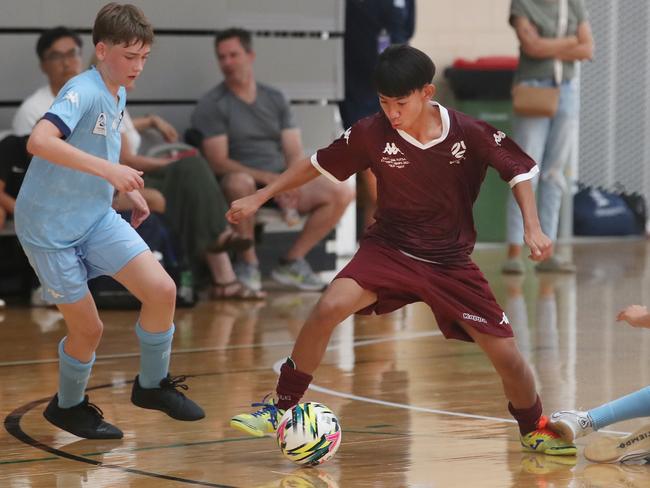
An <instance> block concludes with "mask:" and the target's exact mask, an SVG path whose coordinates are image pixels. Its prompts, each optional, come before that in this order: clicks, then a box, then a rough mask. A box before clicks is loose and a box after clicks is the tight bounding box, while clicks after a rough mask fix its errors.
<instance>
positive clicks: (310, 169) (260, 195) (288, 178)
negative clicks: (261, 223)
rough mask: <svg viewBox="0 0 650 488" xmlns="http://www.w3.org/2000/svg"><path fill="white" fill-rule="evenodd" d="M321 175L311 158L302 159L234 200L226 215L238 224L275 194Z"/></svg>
mask: <svg viewBox="0 0 650 488" xmlns="http://www.w3.org/2000/svg"><path fill="white" fill-rule="evenodd" d="M319 175H320V172H319V171H318V170H317V169H316V168H314V166H313V165H312V164H311V160H310V158H304V159H301V160H300V161H298V162H297V163H294V164H292V165H291V166H290V167H289V168H287V170H286V171H284V173H282V174H281V175H279V176H278V177H277V178H276V179H275V180H274V181H273V182H271V183H270V184H269V185H267V186H265V187H264V188H262V189H260V190H258V191H257V192H255V193H253V194H252V195H250V196H247V197H244V198H241V199H239V200H235V201H234V202H232V204H231V205H230V210H228V212H227V213H226V217H227V218H228V220H229V221H230V222H231V223H233V224H237V223H239V222H240V221H242V220H243V219H246V218H248V217H250V216H251V215H253V214H254V213H255V212H256V211H257V209H258V208H260V207H261V206H262V205H264V203H266V202H267V201H268V200H270V199H271V198H273V197H274V196H275V195H277V194H279V193H282V192H285V191H287V190H291V189H293V188H297V187H299V186H301V185H304V184H305V183H307V182H308V181H311V180H313V179H314V178H316V177H317V176H319Z"/></svg>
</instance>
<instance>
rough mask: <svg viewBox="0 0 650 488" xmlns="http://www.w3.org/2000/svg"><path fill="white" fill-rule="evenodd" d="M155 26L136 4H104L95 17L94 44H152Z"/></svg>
mask: <svg viewBox="0 0 650 488" xmlns="http://www.w3.org/2000/svg"><path fill="white" fill-rule="evenodd" d="M153 37H154V35H153V27H151V24H150V23H149V21H148V20H147V18H146V17H145V16H144V13H143V12H142V10H140V9H139V8H138V7H136V6H135V5H131V4H128V3H126V4H124V5H120V4H119V3H115V2H111V3H108V4H106V5H104V6H103V7H102V8H101V10H100V11H99V12H98V13H97V17H95V25H94V26H93V44H95V45H97V43H98V42H102V41H103V42H110V43H111V44H126V45H127V46H131V45H133V44H137V43H140V44H143V45H146V44H152V43H153Z"/></svg>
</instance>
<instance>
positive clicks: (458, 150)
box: [449, 141, 467, 164]
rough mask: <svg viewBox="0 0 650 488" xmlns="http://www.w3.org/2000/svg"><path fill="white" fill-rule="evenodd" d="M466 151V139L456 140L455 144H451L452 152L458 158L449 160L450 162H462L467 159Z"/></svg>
mask: <svg viewBox="0 0 650 488" xmlns="http://www.w3.org/2000/svg"><path fill="white" fill-rule="evenodd" d="M465 151H467V146H465V141H460V142H456V143H455V144H454V145H453V146H451V154H452V155H453V156H454V157H455V158H456V159H453V160H451V161H449V164H460V162H461V161H462V160H463V159H465Z"/></svg>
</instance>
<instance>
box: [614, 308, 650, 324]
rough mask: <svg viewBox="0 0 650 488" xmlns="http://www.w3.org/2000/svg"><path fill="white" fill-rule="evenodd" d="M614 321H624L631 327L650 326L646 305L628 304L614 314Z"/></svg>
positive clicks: (649, 316)
mask: <svg viewBox="0 0 650 488" xmlns="http://www.w3.org/2000/svg"><path fill="white" fill-rule="evenodd" d="M616 321H617V322H621V321H625V322H627V323H628V324H630V325H631V326H633V327H650V315H649V314H648V307H645V306H643V305H628V306H627V307H625V308H624V309H623V310H621V311H620V312H618V315H616Z"/></svg>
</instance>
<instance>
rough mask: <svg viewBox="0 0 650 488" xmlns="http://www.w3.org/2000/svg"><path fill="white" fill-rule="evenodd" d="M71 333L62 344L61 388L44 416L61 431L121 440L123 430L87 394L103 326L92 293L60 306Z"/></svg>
mask: <svg viewBox="0 0 650 488" xmlns="http://www.w3.org/2000/svg"><path fill="white" fill-rule="evenodd" d="M57 307H58V308H59V310H60V311H61V313H62V314H63V317H64V319H65V322H66V325H67V328H68V334H67V336H66V337H64V338H63V340H61V342H60V343H59V389H58V392H57V394H56V395H55V396H54V397H53V398H52V400H51V401H50V403H49V404H48V405H47V407H46V408H45V411H44V412H43V416H44V417H45V418H46V419H47V420H48V421H49V422H51V423H52V424H54V425H56V426H57V427H59V428H60V429H63V430H66V431H68V432H70V433H72V434H74V435H76V436H79V437H83V438H86V439H120V438H121V437H122V431H121V430H120V429H118V428H117V427H115V426H114V425H111V424H109V423H107V422H105V421H104V420H103V418H104V416H103V414H102V413H101V410H99V408H98V407H96V406H94V405H93V404H91V403H89V401H88V397H87V396H86V395H85V391H86V386H87V385H88V379H89V378H90V371H91V369H92V367H93V363H94V362H95V349H97V345H98V344H99V340H100V339H101V336H102V330H103V325H102V322H101V320H100V319H99V315H98V313H97V307H96V306H95V302H94V301H93V299H92V297H91V295H90V293H86V295H85V296H84V297H83V298H82V299H81V300H79V301H77V302H74V303H64V304H58V305H57Z"/></svg>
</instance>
